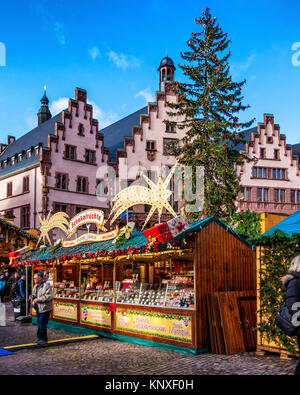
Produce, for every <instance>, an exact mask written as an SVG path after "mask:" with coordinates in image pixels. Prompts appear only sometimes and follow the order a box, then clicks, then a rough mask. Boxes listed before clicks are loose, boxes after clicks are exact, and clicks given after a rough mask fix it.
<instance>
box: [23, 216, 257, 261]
mask: <svg viewBox="0 0 300 395" xmlns="http://www.w3.org/2000/svg"><path fill="white" fill-rule="evenodd" d="M213 222H216V223H218V224H219V225H220V226H222V227H223V228H225V229H226V230H227V231H229V232H230V233H231V234H232V235H233V236H234V237H236V238H237V239H239V240H240V241H241V242H243V243H244V244H245V245H247V246H248V247H249V248H251V249H255V247H253V246H252V245H251V244H250V243H248V242H247V241H246V240H245V239H243V238H242V237H241V236H239V235H238V234H237V233H236V232H235V231H234V230H233V229H231V228H230V227H229V226H227V225H225V224H224V223H223V222H222V221H220V220H219V219H218V218H216V217H209V218H206V219H204V220H200V221H196V222H193V223H191V224H190V225H191V227H190V228H189V229H188V230H186V231H184V232H182V233H180V234H179V235H177V236H176V237H174V238H173V239H172V240H169V241H168V242H166V243H160V246H159V251H167V250H168V249H169V248H170V245H172V244H174V243H176V242H177V243H178V244H180V242H182V241H183V239H186V240H187V239H189V238H190V237H191V236H192V235H194V234H197V233H199V232H201V230H202V229H203V228H205V227H206V226H208V225H209V224H211V223H213ZM147 247H148V241H147V239H146V237H145V235H144V233H143V232H132V234H131V238H130V239H129V240H128V241H126V242H125V243H124V244H122V245H120V246H118V247H116V246H115V244H114V243H113V240H107V241H103V242H96V243H88V244H81V245H77V246H74V247H61V246H58V247H55V246H54V247H44V248H43V249H41V248H40V249H39V250H37V251H34V252H33V254H32V255H31V256H30V257H29V258H28V260H27V261H23V262H20V263H21V264H32V263H33V262H34V261H35V260H38V261H40V262H45V261H48V260H56V259H62V257H65V259H66V257H67V259H69V260H71V259H72V258H76V256H77V255H80V256H82V257H85V258H89V257H92V255H94V256H97V257H101V256H102V257H103V258H105V257H107V253H110V252H113V251H116V252H117V253H118V255H119V256H120V255H128V253H130V254H132V255H135V254H145V252H146V251H147ZM101 252H105V253H104V254H103V255H102V254H101Z"/></svg>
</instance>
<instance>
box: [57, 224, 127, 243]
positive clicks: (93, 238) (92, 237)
mask: <svg viewBox="0 0 300 395" xmlns="http://www.w3.org/2000/svg"><path fill="white" fill-rule="evenodd" d="M118 234H119V228H118V227H116V229H115V230H112V231H111V232H107V233H100V234H97V233H85V234H83V235H82V236H80V237H78V238H77V239H75V240H70V241H65V240H62V242H61V245H62V247H74V246H77V245H79V244H83V243H95V242H99V241H106V240H111V239H114V238H115V237H117V236H118Z"/></svg>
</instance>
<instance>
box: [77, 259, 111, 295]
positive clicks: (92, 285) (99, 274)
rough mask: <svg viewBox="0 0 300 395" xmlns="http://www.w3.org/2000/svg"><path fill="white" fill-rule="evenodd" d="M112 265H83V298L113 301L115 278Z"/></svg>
mask: <svg viewBox="0 0 300 395" xmlns="http://www.w3.org/2000/svg"><path fill="white" fill-rule="evenodd" d="M109 269H110V267H106V266H104V267H103V266H88V265H86V266H83V267H82V270H81V289H80V291H81V292H80V294H81V299H82V300H90V301H97V302H113V300H114V290H113V278H112V272H111V270H109Z"/></svg>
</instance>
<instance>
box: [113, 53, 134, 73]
mask: <svg viewBox="0 0 300 395" xmlns="http://www.w3.org/2000/svg"><path fill="white" fill-rule="evenodd" d="M107 56H108V58H109V60H110V61H111V62H113V63H114V64H115V65H116V66H117V67H118V68H119V69H122V70H124V71H125V70H127V69H128V68H138V67H140V65H141V61H140V60H139V59H137V58H135V57H134V56H131V55H124V54H123V53H119V54H118V53H117V52H114V51H110V52H108V53H107Z"/></svg>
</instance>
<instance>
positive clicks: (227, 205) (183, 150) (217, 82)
mask: <svg viewBox="0 0 300 395" xmlns="http://www.w3.org/2000/svg"><path fill="white" fill-rule="evenodd" d="M196 23H197V25H198V26H199V28H200V29H199V30H200V32H196V33H192V36H191V39H190V40H189V41H188V43H187V44H188V46H189V48H190V50H189V51H187V52H182V53H181V57H182V58H183V59H184V60H185V61H186V63H187V64H185V65H181V64H179V67H181V69H182V70H183V73H184V75H185V76H187V77H188V78H187V81H188V82H182V83H179V82H174V90H175V93H176V94H177V95H178V101H177V102H176V103H168V106H169V110H168V112H167V113H168V115H169V116H170V117H169V120H167V121H165V122H166V123H167V124H169V125H170V126H174V127H177V128H179V129H184V130H186V134H185V137H184V138H183V139H182V140H180V141H179V142H177V143H174V142H172V143H170V144H169V148H170V150H171V152H172V153H173V154H174V155H175V156H176V157H177V158H178V161H179V163H180V164H182V165H186V166H192V167H193V168H196V166H203V167H204V174H205V182H204V184H205V186H204V187H205V189H204V209H203V212H201V213H197V215H196V216H195V215H194V217H200V216H201V215H202V214H203V213H205V214H206V215H208V216H210V215H215V216H217V217H219V218H223V217H227V216H230V215H232V213H233V212H234V211H235V205H234V202H235V200H236V197H237V194H238V192H239V190H240V186H239V180H238V177H237V173H236V165H241V164H242V163H243V162H244V161H245V160H246V161H249V158H248V156H247V155H246V154H245V153H240V152H239V151H238V150H236V149H234V148H235V146H237V145H238V144H241V143H245V141H244V140H243V136H242V134H241V133H239V132H240V130H241V129H242V128H248V127H250V126H251V125H252V123H253V122H254V119H253V120H251V121H249V122H246V123H242V122H240V121H239V118H238V113H239V112H240V111H244V110H246V109H247V108H249V107H250V106H245V105H243V103H242V101H243V99H244V98H243V97H242V92H241V91H242V86H243V85H244V84H245V82H246V80H244V81H242V82H240V83H236V82H233V80H232V77H231V76H230V66H229V63H228V60H229V58H230V56H231V51H228V49H227V48H228V46H229V43H230V40H228V38H227V33H223V31H222V29H221V28H220V26H219V24H217V22H216V18H213V17H212V15H211V13H210V10H209V8H207V9H206V10H205V12H203V13H202V17H201V18H197V19H196ZM174 117H177V119H178V117H181V118H180V119H184V120H183V121H176V120H174ZM193 181H194V182H195V176H194V177H193Z"/></svg>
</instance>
